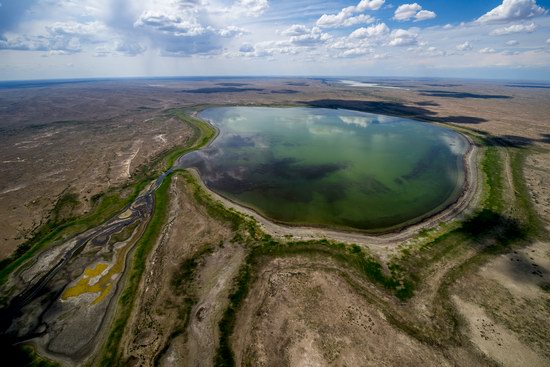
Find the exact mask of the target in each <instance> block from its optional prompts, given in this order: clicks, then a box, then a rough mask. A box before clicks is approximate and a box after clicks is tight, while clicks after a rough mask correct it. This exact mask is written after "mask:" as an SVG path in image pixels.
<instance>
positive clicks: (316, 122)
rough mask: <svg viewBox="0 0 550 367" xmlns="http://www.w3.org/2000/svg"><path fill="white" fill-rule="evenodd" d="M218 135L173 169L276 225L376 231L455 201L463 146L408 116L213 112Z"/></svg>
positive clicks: (450, 134) (208, 114)
mask: <svg viewBox="0 0 550 367" xmlns="http://www.w3.org/2000/svg"><path fill="white" fill-rule="evenodd" d="M199 116H200V117H201V118H203V119H206V120H209V121H210V122H211V123H212V124H214V125H215V126H216V127H217V128H218V129H219V132H220V133H219V136H218V137H217V138H216V139H215V140H214V142H213V143H212V144H211V145H210V146H209V147H208V148H206V149H204V150H201V151H198V152H194V153H191V154H189V155H187V156H185V157H184V158H183V159H182V160H181V162H180V165H182V166H183V167H195V168H196V169H198V171H199V173H200V175H201V178H202V179H203V181H204V182H205V184H206V185H207V186H208V187H209V188H210V189H212V190H214V191H215V192H218V193H220V194H222V195H223V196H226V197H227V198H229V199H231V200H233V201H235V202H238V203H240V204H242V205H244V206H247V207H250V208H253V209H255V210H256V211H257V212H259V213H260V214H262V215H264V216H266V217H268V218H270V219H272V220H274V221H278V222H284V223H288V224H296V225H311V226H327V227H333V228H341V229H359V230H367V231H381V230H386V229H390V228H394V227H398V226H400V225H403V224H408V223H411V222H414V221H417V220H420V219H421V218H423V217H426V216H427V215H430V214H433V213H434V212H436V211H438V210H441V209H442V208H443V207H445V206H447V205H449V204H450V203H451V202H452V201H454V200H456V198H457V197H458V195H459V194H460V192H461V189H462V186H463V184H464V167H463V157H464V154H465V152H466V150H467V148H468V142H467V140H466V139H465V138H464V137H463V136H462V135H460V134H458V133H456V132H454V131H452V130H449V129H445V128H442V127H439V126H434V125H430V124H427V123H423V122H418V121H412V120H408V119H403V118H398V117H390V116H384V115H376V114H369V113H362V112H355V111H349V110H333V109H323V108H271V107H220V108H210V109H206V110H204V111H203V112H201V113H200V114H199Z"/></svg>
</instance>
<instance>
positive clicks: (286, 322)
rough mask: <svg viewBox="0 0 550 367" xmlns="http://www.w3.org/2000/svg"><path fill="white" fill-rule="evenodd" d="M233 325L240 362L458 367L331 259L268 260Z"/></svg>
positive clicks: (233, 339)
mask: <svg viewBox="0 0 550 367" xmlns="http://www.w3.org/2000/svg"><path fill="white" fill-rule="evenodd" d="M235 330H236V332H235V334H234V335H233V337H232V341H233V349H234V352H235V354H236V364H237V365H238V366H241V365H254V366H328V365H333V366H334V365H337V366H420V365H421V366H450V365H452V363H450V362H449V361H448V360H447V359H446V358H445V357H444V356H443V355H442V354H441V353H439V352H437V350H436V349H433V348H431V347H429V346H427V345H424V344H422V343H420V342H419V341H417V340H415V339H413V338H411V337H410V336H408V335H407V334H405V333H403V332H402V331H400V330H399V329H397V328H395V327H394V326H392V325H391V324H390V323H389V322H388V321H387V320H386V318H385V316H384V314H383V313H382V312H380V310H378V309H377V308H376V307H375V306H373V305H371V304H369V303H368V302H367V301H366V299H365V298H364V297H362V296H361V295H360V293H358V292H357V291H356V290H355V289H354V288H352V287H351V286H350V285H349V284H348V283H347V282H346V281H345V280H344V278H343V277H342V276H341V274H340V273H339V271H338V267H337V266H336V264H334V263H331V261H330V260H322V259H311V258H304V257H286V258H280V259H275V260H271V261H269V263H268V264H266V265H265V266H264V267H263V268H262V270H261V272H260V274H259V276H258V279H257V281H256V282H255V283H254V284H253V286H252V288H251V290H250V296H249V297H248V298H247V299H246V301H245V303H244V305H243V307H242V308H241V310H240V312H239V314H238V317H237V324H236V328H235Z"/></svg>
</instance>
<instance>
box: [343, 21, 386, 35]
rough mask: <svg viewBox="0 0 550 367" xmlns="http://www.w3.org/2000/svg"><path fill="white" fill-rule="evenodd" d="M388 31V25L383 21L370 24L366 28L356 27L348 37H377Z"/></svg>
mask: <svg viewBox="0 0 550 367" xmlns="http://www.w3.org/2000/svg"><path fill="white" fill-rule="evenodd" d="M389 32H390V29H389V28H388V26H387V25H386V24H384V23H380V24H376V25H372V26H370V27H367V28H363V27H361V28H358V29H356V30H355V31H353V32H352V33H351V34H350V35H349V37H350V38H370V37H378V36H382V35H384V34H387V33H389Z"/></svg>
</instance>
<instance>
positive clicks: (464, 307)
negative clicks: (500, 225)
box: [453, 242, 550, 366]
mask: <svg viewBox="0 0 550 367" xmlns="http://www.w3.org/2000/svg"><path fill="white" fill-rule="evenodd" d="M549 248H550V244H549V243H547V242H537V243H535V244H533V245H531V246H529V247H526V248H524V249H522V250H517V251H514V252H512V253H510V254H505V255H501V256H499V257H497V258H495V259H494V260H492V261H491V262H489V263H487V264H486V265H484V266H483V267H481V268H480V269H479V271H477V272H476V273H474V274H470V275H468V276H466V277H465V278H464V279H462V280H461V281H460V282H459V283H458V284H457V285H456V287H455V295H454V296H453V300H454V302H455V304H456V307H457V309H458V311H459V312H460V314H461V315H462V316H463V317H464V319H465V320H466V323H467V328H468V330H467V331H466V332H467V335H469V337H470V339H471V341H472V343H473V344H474V345H476V346H477V348H479V349H480V350H481V351H482V352H483V353H485V354H486V355H487V356H489V357H490V358H492V359H495V360H496V361H498V362H499V363H501V364H502V365H503V366H548V365H550V340H549V338H548V330H550V293H549V292H548V290H545V289H544V288H543V287H544V286H545V285H546V286H548V285H549V284H550V251H549V250H548V249H549Z"/></svg>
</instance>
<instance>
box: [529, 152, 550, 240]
mask: <svg viewBox="0 0 550 367" xmlns="http://www.w3.org/2000/svg"><path fill="white" fill-rule="evenodd" d="M524 174H525V181H526V183H527V187H529V190H530V192H531V199H532V201H533V205H534V206H535V209H536V210H537V212H538V213H539V215H540V217H541V219H542V220H543V221H544V222H545V224H546V228H547V229H548V230H550V184H549V183H550V153H549V152H543V153H539V154H533V155H530V156H528V157H527V159H526V161H525V167H524Z"/></svg>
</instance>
